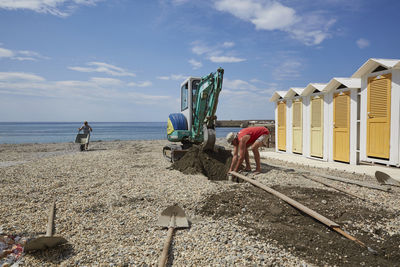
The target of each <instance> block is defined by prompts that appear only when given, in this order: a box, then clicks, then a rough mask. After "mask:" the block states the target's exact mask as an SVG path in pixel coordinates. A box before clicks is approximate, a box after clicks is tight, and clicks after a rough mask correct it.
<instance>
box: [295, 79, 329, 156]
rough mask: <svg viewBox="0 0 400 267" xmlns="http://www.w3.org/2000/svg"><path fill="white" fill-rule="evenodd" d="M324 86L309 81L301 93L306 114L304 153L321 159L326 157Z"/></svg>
mask: <svg viewBox="0 0 400 267" xmlns="http://www.w3.org/2000/svg"><path fill="white" fill-rule="evenodd" d="M325 86H326V84H325V83H310V84H308V85H307V87H306V88H304V90H303V92H302V93H301V96H303V97H304V105H305V111H306V114H307V116H308V119H307V121H306V122H307V124H306V125H305V129H304V134H305V136H306V140H304V141H305V142H303V144H304V148H306V149H305V150H304V155H305V156H307V157H313V158H318V159H322V160H327V159H328V153H327V150H328V149H327V148H328V138H327V134H326V133H327V130H326V129H327V127H328V125H327V124H326V123H324V122H326V121H327V119H328V111H327V110H328V103H327V102H326V101H325V96H324V92H323V89H324V88H325Z"/></svg>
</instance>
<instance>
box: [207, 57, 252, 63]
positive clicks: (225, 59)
mask: <svg viewBox="0 0 400 267" xmlns="http://www.w3.org/2000/svg"><path fill="white" fill-rule="evenodd" d="M210 60H211V61H212V62H214V63H237V62H242V61H245V60H246V59H244V58H238V57H227V56H219V57H217V56H212V57H210Z"/></svg>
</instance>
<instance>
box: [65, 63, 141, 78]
mask: <svg viewBox="0 0 400 267" xmlns="http://www.w3.org/2000/svg"><path fill="white" fill-rule="evenodd" d="M86 65H88V66H90V67H68V69H70V70H75V71H79V72H89V73H90V72H100V73H106V74H109V75H112V76H130V77H135V76H136V74H134V73H131V72H127V71H126V70H124V69H122V68H119V67H116V66H114V65H111V64H107V63H104V62H89V63H87V64H86Z"/></svg>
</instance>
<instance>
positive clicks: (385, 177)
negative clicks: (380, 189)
mask: <svg viewBox="0 0 400 267" xmlns="http://www.w3.org/2000/svg"><path fill="white" fill-rule="evenodd" d="M375 178H376V180H378V182H379V183H380V184H387V185H394V186H399V187H400V182H399V181H397V180H395V179H393V178H392V177H390V175H389V174H387V173H384V172H381V171H376V172H375Z"/></svg>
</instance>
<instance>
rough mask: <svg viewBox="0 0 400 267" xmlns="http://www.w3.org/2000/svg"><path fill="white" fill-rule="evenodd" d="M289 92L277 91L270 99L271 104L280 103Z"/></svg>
mask: <svg viewBox="0 0 400 267" xmlns="http://www.w3.org/2000/svg"><path fill="white" fill-rule="evenodd" d="M286 93H287V91H276V92H275V93H274V94H273V95H272V97H271V98H270V99H269V101H270V102H275V101H278V100H279V99H280V98H284V97H285V95H286Z"/></svg>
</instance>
